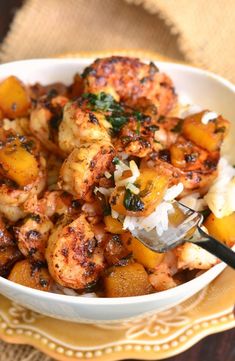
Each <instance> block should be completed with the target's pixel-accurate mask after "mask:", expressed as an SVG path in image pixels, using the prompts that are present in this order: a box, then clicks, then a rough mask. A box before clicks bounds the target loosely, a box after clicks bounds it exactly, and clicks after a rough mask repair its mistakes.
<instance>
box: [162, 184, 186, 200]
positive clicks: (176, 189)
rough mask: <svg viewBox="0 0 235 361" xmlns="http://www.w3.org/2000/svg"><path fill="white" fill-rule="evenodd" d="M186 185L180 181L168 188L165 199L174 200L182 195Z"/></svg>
mask: <svg viewBox="0 0 235 361" xmlns="http://www.w3.org/2000/svg"><path fill="white" fill-rule="evenodd" d="M183 189H184V185H183V183H178V184H176V185H174V186H172V187H170V188H168V189H167V191H166V193H165V195H164V197H163V199H164V201H166V202H170V201H173V200H174V199H175V198H176V197H178V196H179V195H180V193H182V192H183Z"/></svg>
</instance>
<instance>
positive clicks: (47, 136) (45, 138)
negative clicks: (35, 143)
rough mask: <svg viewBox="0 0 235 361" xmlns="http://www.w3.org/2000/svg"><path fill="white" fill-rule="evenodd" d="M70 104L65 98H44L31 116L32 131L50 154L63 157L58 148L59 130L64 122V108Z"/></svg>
mask: <svg viewBox="0 0 235 361" xmlns="http://www.w3.org/2000/svg"><path fill="white" fill-rule="evenodd" d="M67 102H68V98H66V97H65V96H60V95H58V96H55V97H51V96H43V97H42V98H40V99H39V100H38V102H37V105H36V108H35V109H33V110H32V112H31V115H30V130H31V132H32V133H33V135H34V136H35V137H36V138H38V139H39V140H40V141H41V142H42V144H43V145H44V147H45V148H46V149H47V150H49V151H50V152H52V153H54V154H57V155H60V156H63V152H62V151H61V149H60V148H59V147H58V128H59V124H60V122H61V121H62V116H63V108H64V106H65V104H66V103H67Z"/></svg>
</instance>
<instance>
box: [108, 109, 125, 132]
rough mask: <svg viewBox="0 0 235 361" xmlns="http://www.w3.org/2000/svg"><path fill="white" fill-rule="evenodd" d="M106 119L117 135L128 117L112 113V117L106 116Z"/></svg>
mask: <svg viewBox="0 0 235 361" xmlns="http://www.w3.org/2000/svg"><path fill="white" fill-rule="evenodd" d="M106 119H107V121H108V122H109V123H110V124H111V125H112V128H113V131H114V133H118V132H119V131H120V129H121V128H122V127H123V125H124V124H126V123H127V122H128V119H129V116H127V115H125V114H119V113H112V115H107V116H106Z"/></svg>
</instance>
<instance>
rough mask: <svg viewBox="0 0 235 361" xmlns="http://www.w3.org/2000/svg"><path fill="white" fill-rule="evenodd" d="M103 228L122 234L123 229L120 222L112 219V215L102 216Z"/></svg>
mask: <svg viewBox="0 0 235 361" xmlns="http://www.w3.org/2000/svg"><path fill="white" fill-rule="evenodd" d="M104 223H105V230H106V231H107V232H110V233H114V234H122V233H124V232H125V230H124V229H123V228H122V224H121V222H119V221H118V220H117V219H114V218H113V217H112V216H105V217H104Z"/></svg>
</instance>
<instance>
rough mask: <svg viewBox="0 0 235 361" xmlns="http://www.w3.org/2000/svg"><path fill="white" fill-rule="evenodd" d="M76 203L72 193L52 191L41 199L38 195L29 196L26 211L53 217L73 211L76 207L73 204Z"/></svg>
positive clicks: (25, 206)
mask: <svg viewBox="0 0 235 361" xmlns="http://www.w3.org/2000/svg"><path fill="white" fill-rule="evenodd" d="M74 203H75V201H73V198H72V196H71V194H68V193H66V192H63V191H51V192H45V193H44V195H43V197H42V198H40V199H37V196H34V197H31V198H29V199H28V200H27V201H26V202H25V203H24V211H25V212H28V213H36V214H41V215H45V216H47V217H49V218H51V217H53V216H54V215H56V216H60V215H62V214H68V213H73V210H74V209H75V208H76V207H74V206H73V204H74Z"/></svg>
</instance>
